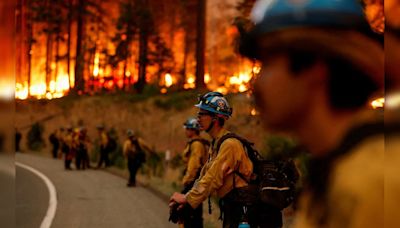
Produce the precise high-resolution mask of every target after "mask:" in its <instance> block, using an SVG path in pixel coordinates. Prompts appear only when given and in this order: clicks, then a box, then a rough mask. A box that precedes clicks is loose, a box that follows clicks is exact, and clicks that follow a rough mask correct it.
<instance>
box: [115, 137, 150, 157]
mask: <svg viewBox="0 0 400 228" xmlns="http://www.w3.org/2000/svg"><path fill="white" fill-rule="evenodd" d="M138 143H139V146H140V148H141V149H142V150H143V151H144V152H147V153H149V152H151V151H152V150H151V148H150V147H149V146H148V145H147V144H146V142H145V141H144V140H143V139H142V138H138ZM122 152H123V154H124V156H125V157H126V158H128V157H130V156H135V155H136V153H137V152H138V151H136V148H135V146H134V145H133V144H132V141H131V140H130V139H129V138H128V139H126V140H125V142H124V147H123V149H122Z"/></svg>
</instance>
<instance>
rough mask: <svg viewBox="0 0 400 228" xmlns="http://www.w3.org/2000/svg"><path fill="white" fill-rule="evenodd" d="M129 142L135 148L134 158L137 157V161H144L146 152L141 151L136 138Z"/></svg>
mask: <svg viewBox="0 0 400 228" xmlns="http://www.w3.org/2000/svg"><path fill="white" fill-rule="evenodd" d="M131 143H132V145H133V146H134V147H135V149H136V154H135V155H134V158H135V159H137V161H139V163H144V162H146V153H145V152H144V151H143V149H142V147H141V146H140V144H139V141H138V139H136V140H132V139H131Z"/></svg>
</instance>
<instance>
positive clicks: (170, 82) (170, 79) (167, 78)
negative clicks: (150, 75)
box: [164, 74, 173, 88]
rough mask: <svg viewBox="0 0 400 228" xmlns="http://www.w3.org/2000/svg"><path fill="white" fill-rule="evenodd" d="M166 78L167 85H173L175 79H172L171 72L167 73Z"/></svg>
mask: <svg viewBox="0 0 400 228" xmlns="http://www.w3.org/2000/svg"><path fill="white" fill-rule="evenodd" d="M164 80H165V86H166V87H167V88H168V87H171V86H172V83H173V79H172V76H171V74H165V78H164Z"/></svg>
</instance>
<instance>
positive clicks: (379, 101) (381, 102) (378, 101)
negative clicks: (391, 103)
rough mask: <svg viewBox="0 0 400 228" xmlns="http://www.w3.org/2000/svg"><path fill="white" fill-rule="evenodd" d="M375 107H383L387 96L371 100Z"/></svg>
mask: <svg viewBox="0 0 400 228" xmlns="http://www.w3.org/2000/svg"><path fill="white" fill-rule="evenodd" d="M371 106H372V108H373V109H378V108H383V107H384V106H385V98H383V97H381V98H378V99H375V100H373V101H372V102H371Z"/></svg>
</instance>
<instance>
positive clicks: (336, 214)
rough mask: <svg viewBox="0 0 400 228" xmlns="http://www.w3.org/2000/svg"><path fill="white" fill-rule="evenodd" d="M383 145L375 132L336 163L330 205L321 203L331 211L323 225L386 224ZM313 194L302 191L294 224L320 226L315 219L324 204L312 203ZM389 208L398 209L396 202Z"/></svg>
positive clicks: (362, 227)
mask: <svg viewBox="0 0 400 228" xmlns="http://www.w3.org/2000/svg"><path fill="white" fill-rule="evenodd" d="M384 147H385V144H384V137H383V135H378V136H374V137H371V138H368V139H367V140H365V141H363V142H362V143H361V144H360V145H358V146H357V147H355V148H354V149H353V150H352V151H351V152H349V153H347V154H346V155H344V156H343V157H342V158H340V159H338V161H336V162H335V163H334V168H333V170H332V175H331V177H330V181H329V189H328V193H327V205H323V206H322V207H324V208H325V209H326V210H327V212H328V214H327V221H326V225H324V227H327V228H334V227H348V228H365V227H386V226H384V224H383V221H384V215H383V213H384V206H383V203H384V175H383V172H384V166H383V162H384V151H385V150H384V149H385V148H384ZM397 187H398V186H397ZM385 191H386V189H385ZM312 198H313V195H312V194H310V192H307V191H306V192H305V193H303V195H302V197H301V198H300V206H299V210H298V212H297V215H296V216H295V226H294V227H298V228H311V227H313V228H314V227H321V226H320V225H319V224H318V223H317V222H316V217H317V216H318V215H319V212H320V211H321V210H320V209H321V208H313V207H311V206H310V205H311V204H310V202H311V199H312ZM396 204H397V203H396ZM385 206H386V205H385ZM320 207H321V206H320ZM390 210H395V211H397V206H396V208H390ZM310 211H311V212H312V213H311V214H310V213H309V212H310Z"/></svg>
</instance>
